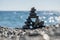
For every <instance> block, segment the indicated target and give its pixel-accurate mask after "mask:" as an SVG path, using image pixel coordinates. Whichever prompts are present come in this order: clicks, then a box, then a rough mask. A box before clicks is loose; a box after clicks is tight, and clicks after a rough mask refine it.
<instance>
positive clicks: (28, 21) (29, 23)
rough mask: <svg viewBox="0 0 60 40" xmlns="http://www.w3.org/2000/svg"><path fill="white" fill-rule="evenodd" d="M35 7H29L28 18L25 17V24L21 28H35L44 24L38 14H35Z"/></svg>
mask: <svg viewBox="0 0 60 40" xmlns="http://www.w3.org/2000/svg"><path fill="white" fill-rule="evenodd" d="M35 11H36V9H35V8H34V7H32V8H31V11H30V15H29V16H28V19H26V22H25V25H24V26H23V29H36V28H42V27H45V26H44V21H40V20H39V18H38V17H39V16H37V14H36V12H35ZM31 18H32V19H33V18H35V19H36V20H35V22H33V21H32V20H31Z"/></svg>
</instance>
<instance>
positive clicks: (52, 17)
mask: <svg viewBox="0 0 60 40" xmlns="http://www.w3.org/2000/svg"><path fill="white" fill-rule="evenodd" d="M29 13H30V12H29V11H0V26H3V27H12V28H14V27H22V26H23V25H25V24H24V22H25V21H26V19H27V18H28V16H29ZM36 13H37V15H38V16H39V19H40V21H44V22H45V25H50V24H57V23H59V21H60V19H58V18H59V17H60V13H59V12H55V11H37V12H36Z"/></svg>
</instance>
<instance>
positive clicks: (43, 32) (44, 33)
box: [0, 25, 60, 40]
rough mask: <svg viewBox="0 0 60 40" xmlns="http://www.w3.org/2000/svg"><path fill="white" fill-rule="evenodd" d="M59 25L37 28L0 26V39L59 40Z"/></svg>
mask: <svg viewBox="0 0 60 40" xmlns="http://www.w3.org/2000/svg"><path fill="white" fill-rule="evenodd" d="M59 39H60V25H50V26H46V27H45V28H42V29H40V28H38V29H32V30H31V29H22V28H7V27H0V40H59Z"/></svg>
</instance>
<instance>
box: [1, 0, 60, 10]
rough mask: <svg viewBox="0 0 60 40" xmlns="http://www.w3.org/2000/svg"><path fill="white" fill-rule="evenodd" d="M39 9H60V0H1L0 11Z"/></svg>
mask: <svg viewBox="0 0 60 40" xmlns="http://www.w3.org/2000/svg"><path fill="white" fill-rule="evenodd" d="M32 7H35V8H36V9H37V10H55V11H60V0H0V11H4V10H5V11H22V10H24V11H26V10H27V11H28V10H30V8H32Z"/></svg>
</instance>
